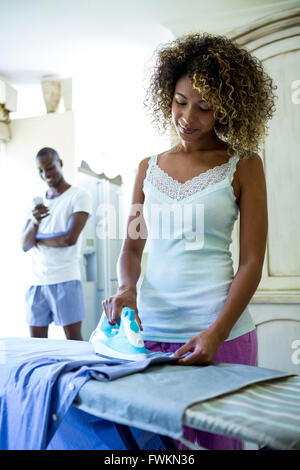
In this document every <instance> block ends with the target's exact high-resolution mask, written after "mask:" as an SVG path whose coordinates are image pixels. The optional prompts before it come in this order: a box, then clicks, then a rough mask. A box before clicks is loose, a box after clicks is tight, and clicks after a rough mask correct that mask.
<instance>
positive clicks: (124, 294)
mask: <svg viewBox="0 0 300 470" xmlns="http://www.w3.org/2000/svg"><path fill="white" fill-rule="evenodd" d="M136 299H137V293H136V287H128V288H118V290H117V293H116V294H115V295H112V296H111V297H109V298H108V299H105V300H103V302H102V306H103V309H104V312H105V315H106V316H107V318H108V319H109V321H110V322H111V323H112V324H116V323H119V318H120V317H121V313H122V309H123V308H124V307H129V308H131V309H132V310H134V311H135V319H136V321H137V323H138V325H139V327H140V330H143V327H142V323H141V320H140V318H139V315H138V309H137V305H136Z"/></svg>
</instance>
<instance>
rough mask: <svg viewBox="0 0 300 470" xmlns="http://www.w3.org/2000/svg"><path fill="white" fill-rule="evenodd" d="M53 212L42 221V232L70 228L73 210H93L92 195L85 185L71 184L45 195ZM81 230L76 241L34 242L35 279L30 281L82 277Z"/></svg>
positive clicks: (42, 282) (52, 281)
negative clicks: (65, 243)
mask: <svg viewBox="0 0 300 470" xmlns="http://www.w3.org/2000/svg"><path fill="white" fill-rule="evenodd" d="M44 204H45V205H46V206H48V208H49V212H50V214H49V215H48V216H47V217H45V219H44V220H42V222H41V223H40V225H39V230H38V233H39V234H55V233H59V232H65V231H66V230H67V225H68V221H69V219H70V216H71V215H72V214H73V213H74V212H87V213H88V214H91V212H92V198H91V195H90V194H89V193H88V192H87V191H86V190H84V189H82V188H79V187H76V186H71V187H70V188H69V189H67V190H66V191H65V192H64V193H62V194H61V195H60V196H58V197H56V198H54V199H45V201H44ZM81 238H82V232H81V234H80V236H79V237H78V240H77V242H76V244H75V245H72V246H67V247H59V248H58V247H48V246H43V245H40V244H39V243H38V244H37V245H35V246H34V247H33V248H32V249H31V250H30V251H31V253H32V274H33V276H32V279H31V282H30V285H47V284H57V283H59V282H66V281H73V280H80V278H81V276H80V247H81Z"/></svg>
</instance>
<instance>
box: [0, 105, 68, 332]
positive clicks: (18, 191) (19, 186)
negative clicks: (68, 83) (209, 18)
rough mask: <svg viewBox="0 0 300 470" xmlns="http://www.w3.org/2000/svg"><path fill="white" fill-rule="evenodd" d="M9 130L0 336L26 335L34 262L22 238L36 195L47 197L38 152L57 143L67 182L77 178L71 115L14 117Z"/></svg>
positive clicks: (2, 179)
mask: <svg viewBox="0 0 300 470" xmlns="http://www.w3.org/2000/svg"><path fill="white" fill-rule="evenodd" d="M11 131H12V136H13V138H12V140H11V142H9V143H8V144H6V145H2V146H1V152H0V201H1V217H2V224H1V226H2V227H1V232H0V237H1V239H0V247H1V248H0V249H1V297H0V335H1V336H27V335H28V327H27V324H26V323H25V298H24V295H25V290H26V287H27V285H28V282H29V277H30V270H31V263H30V252H28V253H23V251H22V249H21V244H20V238H21V231H22V228H23V227H24V225H25V222H26V220H27V210H28V206H29V204H30V202H31V200H32V198H33V197H35V196H37V195H42V196H43V194H44V193H45V189H47V188H46V186H45V183H43V181H42V180H41V179H40V177H39V175H38V172H37V170H36V167H35V155H36V154H37V152H38V150H39V149H40V148H42V147H45V146H49V147H54V148H55V149H57V151H58V153H59V154H60V155H61V157H62V160H63V161H64V164H65V165H64V173H65V176H66V179H67V181H70V182H73V181H74V176H75V160H74V119H73V113H72V112H69V113H64V114H58V113H57V114H52V115H44V116H39V117H32V118H28V119H17V120H14V121H12V123H11Z"/></svg>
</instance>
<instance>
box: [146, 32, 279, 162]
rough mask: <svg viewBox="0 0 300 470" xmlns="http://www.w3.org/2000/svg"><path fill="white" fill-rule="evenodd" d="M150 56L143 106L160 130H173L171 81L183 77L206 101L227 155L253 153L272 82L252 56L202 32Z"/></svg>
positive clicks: (271, 101) (270, 104)
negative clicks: (189, 81) (212, 112)
mask: <svg viewBox="0 0 300 470" xmlns="http://www.w3.org/2000/svg"><path fill="white" fill-rule="evenodd" d="M154 59H155V63H154V67H153V65H152V67H151V75H150V79H149V80H150V84H149V86H148V90H147V92H146V99H145V105H146V107H147V108H148V111H149V112H150V114H151V116H152V118H153V124H154V125H155V126H156V127H157V128H158V130H159V131H160V132H161V131H162V132H166V131H167V130H170V129H172V128H173V125H172V109H171V108H172V100H173V95H174V91H175V85H176V82H177V81H178V79H179V78H181V77H183V76H188V77H189V78H190V80H191V81H192V84H193V87H194V88H195V89H196V90H198V91H199V92H201V93H202V95H203V98H204V99H205V100H207V101H208V102H209V103H211V105H212V107H213V110H214V117H215V119H216V123H215V132H216V134H217V135H218V137H219V138H221V139H224V140H225V141H226V142H227V143H228V144H229V146H228V147H229V148H228V154H229V155H230V156H231V155H233V154H234V153H237V154H238V155H239V156H240V158H249V157H250V156H251V155H253V153H257V152H258V147H259V145H260V144H261V143H262V142H263V140H264V137H265V135H267V121H268V120H269V119H271V118H272V116H273V114H274V112H275V98H277V97H276V96H275V95H274V93H273V90H276V89H277V86H276V85H275V84H274V83H273V80H272V78H271V77H270V76H268V75H267V74H266V72H265V71H264V69H263V66H262V63H261V61H260V60H259V59H258V58H256V57H254V56H253V55H251V54H250V52H249V51H247V50H246V49H244V48H241V47H240V46H238V44H236V43H235V42H234V41H233V40H231V39H229V38H227V37H225V36H214V35H211V34H209V33H205V32H204V33H192V34H188V35H186V36H183V37H180V38H178V39H176V40H174V41H172V42H170V43H168V44H165V45H162V46H160V47H159V48H158V49H157V50H156V51H155V53H154ZM173 129H174V128H173Z"/></svg>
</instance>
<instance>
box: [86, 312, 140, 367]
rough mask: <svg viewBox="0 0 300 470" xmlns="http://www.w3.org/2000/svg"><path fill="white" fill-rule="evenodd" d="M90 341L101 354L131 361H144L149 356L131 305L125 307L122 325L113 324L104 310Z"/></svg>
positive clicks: (121, 320)
mask: <svg viewBox="0 0 300 470" xmlns="http://www.w3.org/2000/svg"><path fill="white" fill-rule="evenodd" d="M89 342H90V343H91V344H92V345H93V347H94V351H95V352H96V353H97V354H100V355H101V356H108V357H113V358H117V359H125V360H129V361H142V360H144V359H146V358H147V351H146V348H145V345H144V340H143V337H142V334H141V331H140V328H139V325H138V324H137V322H136V319H135V312H134V310H132V309H130V308H129V307H124V308H123V310H122V314H121V318H120V325H111V324H110V323H109V320H108V318H107V316H106V315H105V313H104V312H103V314H102V316H101V319H100V322H99V324H98V326H97V328H96V329H95V330H94V331H93V333H92V335H91V337H90V341H89Z"/></svg>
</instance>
